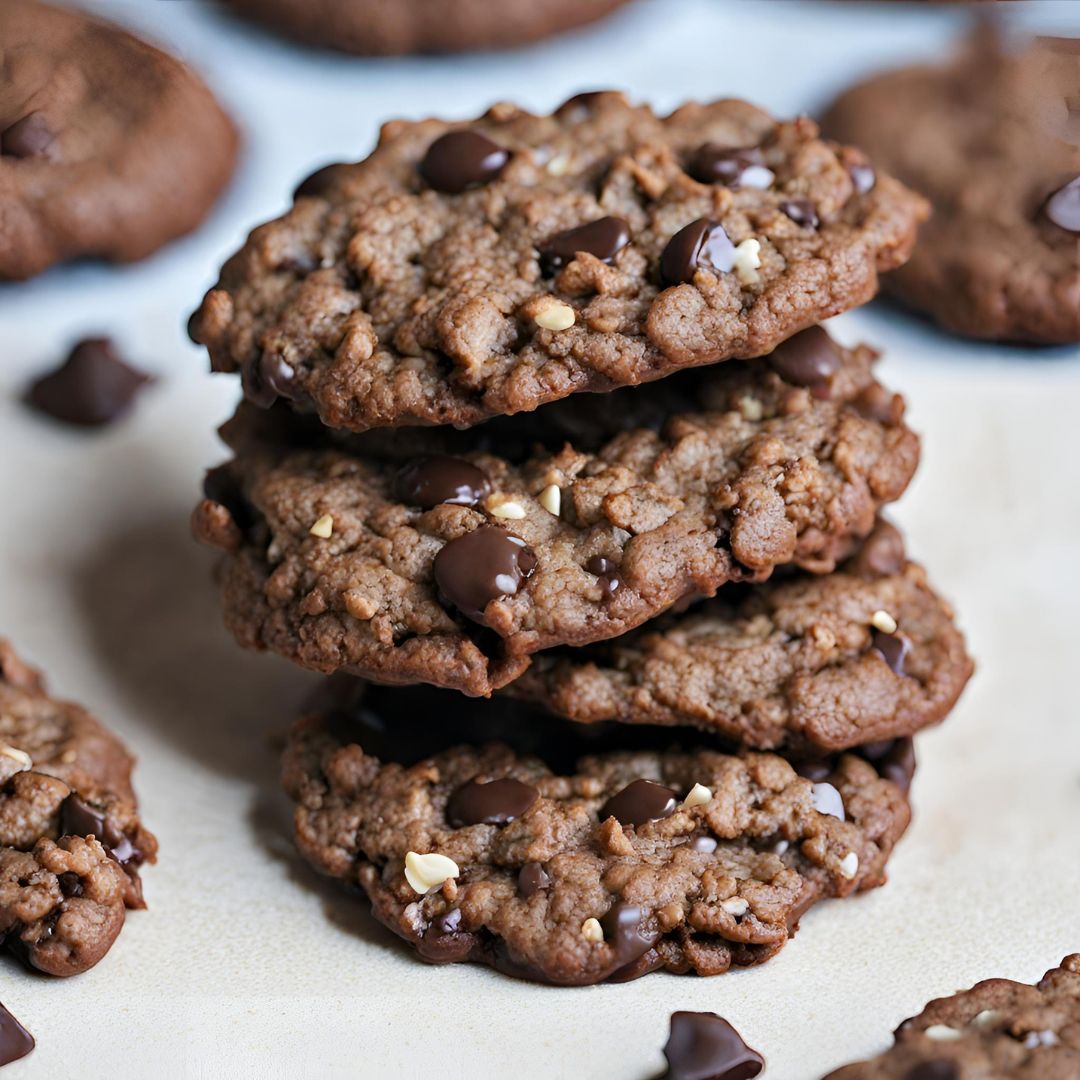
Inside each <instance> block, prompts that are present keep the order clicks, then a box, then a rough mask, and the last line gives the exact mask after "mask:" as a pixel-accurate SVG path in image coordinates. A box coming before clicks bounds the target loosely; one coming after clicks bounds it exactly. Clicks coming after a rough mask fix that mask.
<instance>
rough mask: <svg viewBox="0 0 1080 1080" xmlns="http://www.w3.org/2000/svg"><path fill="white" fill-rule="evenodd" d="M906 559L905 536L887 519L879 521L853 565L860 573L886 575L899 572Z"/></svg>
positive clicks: (876, 575) (875, 575)
mask: <svg viewBox="0 0 1080 1080" xmlns="http://www.w3.org/2000/svg"><path fill="white" fill-rule="evenodd" d="M905 561H906V555H905V552H904V538H903V536H901V535H900V530H899V529H898V528H897V527H896V526H895V525H890V524H889V522H887V521H879V522H878V523H877V525H875V526H874V531H873V532H872V533H871V534H870V535H869V536H868V537H867V538H866V540H865V541H864V542H863V546H862V547H861V548H860V549H859V552H858V554H856V556H855V557H854V559H853V560H852V567H853V569H854V570H855V571H856V572H857V573H859V574H866V575H867V576H872V577H884V576H885V575H887V574H898V573H899V572H900V571H901V570H902V569H903V568H904V563H905Z"/></svg>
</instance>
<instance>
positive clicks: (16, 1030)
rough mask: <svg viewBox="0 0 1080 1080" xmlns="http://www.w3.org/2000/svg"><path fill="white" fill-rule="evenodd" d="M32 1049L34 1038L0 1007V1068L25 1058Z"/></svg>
mask: <svg viewBox="0 0 1080 1080" xmlns="http://www.w3.org/2000/svg"><path fill="white" fill-rule="evenodd" d="M33 1049H34V1036H33V1035H31V1034H30V1032H29V1031H27V1030H26V1028H24V1027H23V1026H22V1024H20V1023H19V1021H18V1020H16V1019H15V1017H14V1016H12V1015H11V1013H9V1012H8V1011H7V1009H5V1008H4V1006H3V1005H0V1066H3V1065H10V1064H11V1063H12V1062H13V1061H18V1060H19V1058H24V1057H26V1055H27V1054H29V1053H30V1051H31V1050H33Z"/></svg>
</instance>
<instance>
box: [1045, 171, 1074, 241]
mask: <svg viewBox="0 0 1080 1080" xmlns="http://www.w3.org/2000/svg"><path fill="white" fill-rule="evenodd" d="M1043 214H1045V215H1046V217H1047V219H1048V220H1050V221H1052V222H1053V223H1054V224H1055V225H1057V227H1058V228H1059V229H1064V230H1065V231H1066V232H1071V233H1080V176H1076V177H1074V178H1073V179H1072V180H1070V181H1069V182H1068V183H1067V184H1065V186H1064V187H1060V188H1058V190H1057V191H1055V192H1054V194H1053V195H1051V196H1050V198H1049V199H1047V200H1046V202H1045V203H1043Z"/></svg>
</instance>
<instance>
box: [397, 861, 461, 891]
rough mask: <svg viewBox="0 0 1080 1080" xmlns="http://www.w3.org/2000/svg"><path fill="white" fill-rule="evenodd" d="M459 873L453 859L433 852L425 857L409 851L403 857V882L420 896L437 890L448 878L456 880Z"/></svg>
mask: <svg viewBox="0 0 1080 1080" xmlns="http://www.w3.org/2000/svg"><path fill="white" fill-rule="evenodd" d="M460 873H461V871H460V870H459V869H458V865H457V863H456V862H454V860H453V859H451V858H449V856H446V855H440V854H438V852H435V851H432V852H429V853H428V854H427V855H418V854H417V853H416V852H415V851H410V852H407V853H406V855H405V880H406V881H407V882H408V883H409V886H410V887H411V888H412V889H413V891H414V892H418V893H419V894H420V895H421V896H423V895H424V894H425V893H429V892H431V890H432V889H437V888H439V887H440V886H441V885H443V884H445V883H446V882H447V881H448V880H449V879H450V878H456V877H457V876H458V874H460Z"/></svg>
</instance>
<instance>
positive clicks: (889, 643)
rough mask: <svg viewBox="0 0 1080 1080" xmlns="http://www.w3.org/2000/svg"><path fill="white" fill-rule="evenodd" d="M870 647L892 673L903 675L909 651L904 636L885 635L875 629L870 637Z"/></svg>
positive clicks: (907, 642) (907, 641) (909, 648)
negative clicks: (877, 653)
mask: <svg viewBox="0 0 1080 1080" xmlns="http://www.w3.org/2000/svg"><path fill="white" fill-rule="evenodd" d="M870 647H871V648H872V649H875V650H876V651H877V652H879V653H880V654H881V658H882V660H884V661H885V663H886V664H888V665H889V667H890V668H891V669H892V670H893V672H895V673H896V674H897V675H903V674H904V661H905V660H906V659H907V655H908V653H909V652H910V651H911V642H910V641H909V640H908V639H907V637H906V636H905V635H904V634H886V633H884V632H883V631H881V630H877V629H875V630H874V631H873V633H872V634H871V635H870Z"/></svg>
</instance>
